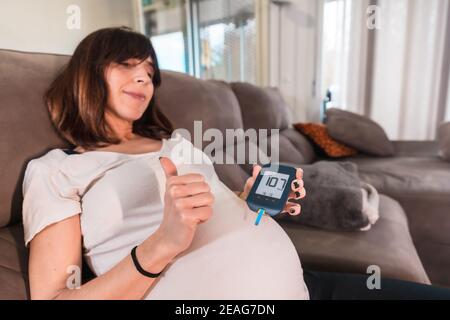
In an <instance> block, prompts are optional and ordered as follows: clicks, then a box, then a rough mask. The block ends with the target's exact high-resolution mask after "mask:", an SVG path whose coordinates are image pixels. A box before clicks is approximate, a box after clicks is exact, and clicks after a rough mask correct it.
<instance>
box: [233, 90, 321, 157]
mask: <svg viewBox="0 0 450 320" xmlns="http://www.w3.org/2000/svg"><path fill="white" fill-rule="evenodd" d="M231 87H232V89H233V92H234V94H235V95H236V97H237V99H238V101H239V105H240V107H241V112H242V120H243V123H244V128H245V129H246V130H247V129H250V128H254V129H267V130H268V133H269V134H270V129H279V137H278V138H279V156H280V161H281V162H288V163H294V164H309V163H312V162H314V161H315V160H316V154H315V152H314V148H313V146H312V144H311V143H310V142H309V140H308V139H307V138H306V137H305V136H303V135H302V134H301V133H299V132H297V131H296V130H295V129H293V128H292V122H293V120H292V116H291V114H290V109H289V107H288V105H287V104H286V102H285V100H284V99H283V97H282V96H281V93H280V91H279V90H278V89H277V88H273V87H266V88H262V87H258V86H255V85H252V84H250V83H245V82H234V83H231ZM267 144H268V145H269V148H268V150H270V140H269V141H268V143H267Z"/></svg>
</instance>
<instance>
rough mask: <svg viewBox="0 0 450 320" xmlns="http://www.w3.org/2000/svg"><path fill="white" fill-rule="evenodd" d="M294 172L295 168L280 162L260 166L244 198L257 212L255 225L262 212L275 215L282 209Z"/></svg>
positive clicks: (293, 178)
mask: <svg viewBox="0 0 450 320" xmlns="http://www.w3.org/2000/svg"><path fill="white" fill-rule="evenodd" d="M296 172H297V169H296V168H293V167H290V166H286V165H281V164H271V163H269V164H265V165H263V166H262V168H261V171H260V172H259V175H258V176H257V177H256V180H255V183H254V184H253V186H252V189H251V190H250V193H249V195H248V197H247V200H246V201H247V205H248V206H249V208H250V209H251V210H253V211H255V212H257V213H258V216H257V218H256V221H255V225H258V224H259V221H260V220H261V217H262V216H263V214H264V213H267V214H269V215H270V216H275V215H277V214H278V213H280V212H281V210H283V208H284V206H285V204H286V201H287V199H288V196H289V192H290V191H291V184H292V181H293V180H295V175H296Z"/></svg>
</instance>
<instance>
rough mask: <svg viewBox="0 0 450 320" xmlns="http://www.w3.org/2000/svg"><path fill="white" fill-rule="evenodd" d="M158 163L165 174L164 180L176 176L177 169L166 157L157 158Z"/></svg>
mask: <svg viewBox="0 0 450 320" xmlns="http://www.w3.org/2000/svg"><path fill="white" fill-rule="evenodd" d="M159 162H160V163H161V167H162V168H163V170H164V173H165V174H166V178H169V177H173V176H177V175H178V172H177V167H176V166H175V164H174V163H173V162H172V160H170V159H169V158H167V157H159Z"/></svg>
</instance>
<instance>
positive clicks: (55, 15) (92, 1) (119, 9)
mask: <svg viewBox="0 0 450 320" xmlns="http://www.w3.org/2000/svg"><path fill="white" fill-rule="evenodd" d="M69 5H78V6H79V7H80V10H81V28H80V29H79V30H69V29H68V28H67V26H66V22H67V19H68V18H69V16H70V14H68V13H67V12H66V11H67V8H68V6H69ZM136 10H137V8H136V2H135V0H33V1H30V0H14V1H7V0H1V1H0V49H12V50H20V51H29V52H45V53H60V54H71V53H72V52H73V50H74V49H75V47H76V45H77V44H78V43H79V42H80V40H81V39H83V38H84V37H85V36H86V35H87V34H89V33H90V32H92V31H94V30H97V29H99V28H103V27H108V26H120V25H126V26H129V27H133V28H136V27H138V22H137V20H138V19H135V17H136V16H137V15H136Z"/></svg>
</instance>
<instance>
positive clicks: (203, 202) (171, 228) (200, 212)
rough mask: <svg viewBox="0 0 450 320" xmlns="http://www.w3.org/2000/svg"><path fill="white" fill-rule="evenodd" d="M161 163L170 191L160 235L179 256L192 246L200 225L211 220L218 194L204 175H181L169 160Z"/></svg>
mask: <svg viewBox="0 0 450 320" xmlns="http://www.w3.org/2000/svg"><path fill="white" fill-rule="evenodd" d="M160 163H161V166H162V168H163V170H164V173H165V175H166V185H165V186H166V191H165V195H164V217H163V221H162V223H161V225H160V226H159V228H158V230H157V232H158V233H159V235H160V237H161V238H162V239H163V241H164V243H165V247H166V248H167V249H168V250H169V251H170V252H171V253H172V254H173V256H174V257H175V256H176V255H177V254H179V253H181V252H182V251H184V250H186V249H187V248H188V247H189V246H190V244H191V242H192V239H193V238H194V235H195V232H196V229H197V226H198V225H199V224H200V223H203V222H205V221H206V220H208V219H209V218H210V217H211V214H212V205H213V202H214V195H213V194H212V193H211V188H210V187H209V185H208V183H207V182H206V181H205V178H204V177H203V176H202V175H201V174H198V173H190V174H185V175H178V172H177V168H176V166H175V164H174V163H173V162H172V161H171V160H170V159H169V158H167V157H161V158H160Z"/></svg>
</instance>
